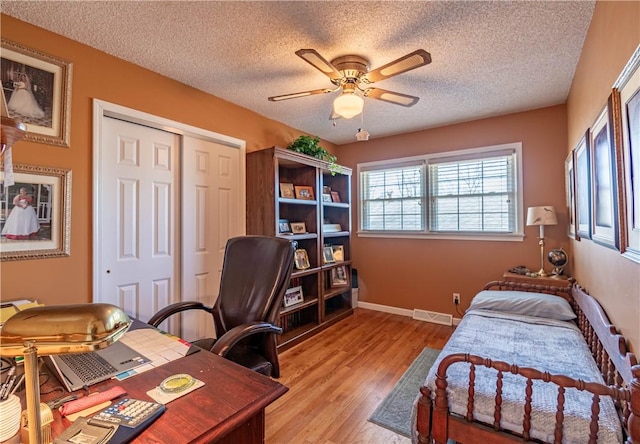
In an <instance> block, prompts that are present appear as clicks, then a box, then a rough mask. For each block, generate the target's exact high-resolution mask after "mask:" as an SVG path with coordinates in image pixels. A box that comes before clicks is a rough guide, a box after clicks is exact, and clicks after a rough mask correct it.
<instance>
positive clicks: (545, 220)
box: [527, 205, 558, 277]
mask: <svg viewBox="0 0 640 444" xmlns="http://www.w3.org/2000/svg"><path fill="white" fill-rule="evenodd" d="M557 224H558V218H557V217H556V209H555V208H554V207H552V206H551V205H545V206H541V207H529V208H528V210H527V225H538V226H539V227H540V236H539V237H538V245H540V271H538V276H541V277H545V276H548V274H547V272H546V271H544V226H545V225H557Z"/></svg>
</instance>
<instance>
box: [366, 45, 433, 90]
mask: <svg viewBox="0 0 640 444" xmlns="http://www.w3.org/2000/svg"><path fill="white" fill-rule="evenodd" d="M429 63H431V54H429V53H428V52H427V51H425V50H424V49H418V50H417V51H413V52H412V53H410V54H407V55H406V56H404V57H400V58H399V59H397V60H394V61H393V62H391V63H387V64H386V65H384V66H381V67H380V68H377V69H374V70H373V71H369V72H368V73H366V74H365V75H364V76H363V77H362V78H361V81H362V82H364V83H374V82H379V81H380V80H384V79H388V78H389V77H393V76H395V75H398V74H402V73H403V72H407V71H410V70H412V69H415V68H419V67H420V66H424V65H428V64H429Z"/></svg>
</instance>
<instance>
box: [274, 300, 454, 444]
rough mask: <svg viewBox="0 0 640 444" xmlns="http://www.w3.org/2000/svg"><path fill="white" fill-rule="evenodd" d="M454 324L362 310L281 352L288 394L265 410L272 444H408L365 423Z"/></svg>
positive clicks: (439, 343)
mask: <svg viewBox="0 0 640 444" xmlns="http://www.w3.org/2000/svg"><path fill="white" fill-rule="evenodd" d="M452 332H453V327H446V326H442V325H436V324H431V323H428V322H423V321H416V320H413V319H411V318H409V317H406V316H400V315H393V314H389V313H382V312H378V311H372V310H366V309H362V308H357V309H356V310H355V313H354V315H353V316H349V317H348V318H347V319H344V320H342V321H340V322H338V323H337V324H335V325H333V326H331V327H329V328H328V329H327V330H325V331H323V332H322V333H320V334H318V335H316V336H314V337H312V338H310V339H308V340H307V341H305V342H303V343H301V344H298V345H297V346H295V347H293V348H291V349H289V350H286V351H284V352H282V353H281V354H280V366H281V377H280V378H279V379H278V381H279V382H280V383H282V384H284V385H286V386H287V387H289V391H288V392H287V393H286V394H285V395H284V396H282V397H281V398H280V399H278V400H277V401H276V402H274V403H273V404H272V405H271V406H269V407H268V408H267V413H266V443H267V444H357V443H362V444H365V443H366V444H378V443H379V444H392V443H398V444H410V442H411V441H410V440H409V439H408V438H405V437H403V436H401V435H398V434H395V433H393V432H391V431H389V430H387V429H385V428H383V427H380V426H377V425H375V424H373V423H370V422H368V421H367V419H368V418H369V417H370V416H371V414H372V413H373V411H374V410H375V409H376V407H377V406H378V404H379V403H380V402H381V401H382V399H384V397H385V396H386V395H387V394H388V393H389V392H390V391H391V389H392V388H393V386H394V385H395V384H396V383H397V382H398V380H399V379H400V377H401V376H402V374H403V373H404V372H405V370H406V369H407V368H408V367H409V365H410V364H411V363H412V362H413V360H414V359H415V358H416V357H417V356H418V354H419V353H420V352H421V351H422V349H423V348H424V347H431V348H438V349H441V348H442V347H443V346H444V344H445V343H446V341H447V339H448V338H449V336H450V335H451V333H452Z"/></svg>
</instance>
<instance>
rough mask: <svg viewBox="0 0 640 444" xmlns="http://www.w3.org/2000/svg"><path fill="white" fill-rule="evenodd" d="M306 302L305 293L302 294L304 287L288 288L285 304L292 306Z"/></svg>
mask: <svg viewBox="0 0 640 444" xmlns="http://www.w3.org/2000/svg"><path fill="white" fill-rule="evenodd" d="M300 302H304V295H303V294H302V287H301V286H297V287H291V288H289V289H287V291H286V292H285V294H284V306H285V307H291V306H292V305H296V304H299V303H300Z"/></svg>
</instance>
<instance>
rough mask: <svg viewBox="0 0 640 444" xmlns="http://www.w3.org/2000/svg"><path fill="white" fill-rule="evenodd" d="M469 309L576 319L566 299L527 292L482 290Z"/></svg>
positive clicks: (558, 318)
mask: <svg viewBox="0 0 640 444" xmlns="http://www.w3.org/2000/svg"><path fill="white" fill-rule="evenodd" d="M469 309H470V310H475V309H479V310H482V309H485V310H495V311H500V312H503V313H515V314H522V315H528V316H536V317H540V318H547V319H557V320H559V321H570V320H572V319H576V318H577V316H576V314H575V313H574V312H573V310H572V309H571V306H570V305H569V302H567V300H566V299H564V298H562V297H560V296H554V295H551V294H544V293H531V292H527V291H500V290H483V291H481V292H480V293H478V294H477V295H476V296H475V297H474V298H473V299H472V300H471V306H470V307H469Z"/></svg>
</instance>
